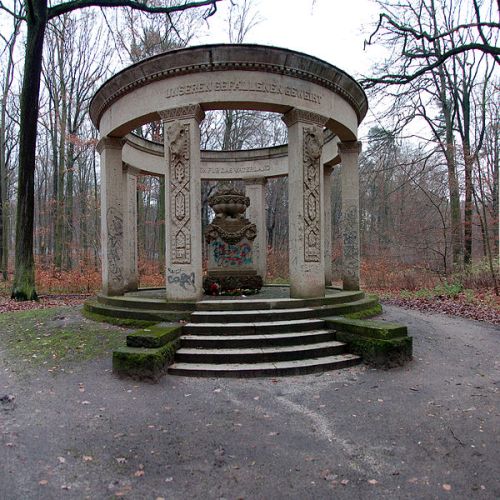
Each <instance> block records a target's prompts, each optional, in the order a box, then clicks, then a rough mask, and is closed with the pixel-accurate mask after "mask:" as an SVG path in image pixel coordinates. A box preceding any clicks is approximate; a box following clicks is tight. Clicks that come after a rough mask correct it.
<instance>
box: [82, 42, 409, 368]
mask: <svg viewBox="0 0 500 500" xmlns="http://www.w3.org/2000/svg"><path fill="white" fill-rule="evenodd" d="M225 109H245V110H258V111H270V112H275V113H281V114H282V118H283V121H284V123H285V124H286V126H287V128H288V145H283V146H278V147H273V148H265V149H257V150H250V151H200V123H201V122H202V121H203V119H204V116H205V111H209V110H225ZM366 112H367V99H366V95H365V94H364V92H363V90H362V88H361V87H360V86H359V85H358V83H356V81H355V80H353V79H352V78H351V77H350V76H349V75H348V74H346V73H345V72H343V71H342V70H340V69H338V68H336V67H335V66H332V65H331V64H328V63H326V62H324V61H321V60H319V59H316V58H315V57H311V56H309V55H306V54H302V53H299V52H294V51H291V50H286V49H280V48H275V47H265V46H260V45H206V46H200V47H190V48H186V49H178V50H172V51H169V52H166V53H163V54H159V55H157V56H154V57H151V58H149V59H146V60H144V61H141V62H139V63H137V64H134V65H133V66H130V67H128V68H126V69H124V70H123V71H121V72H120V73H118V74H117V75H115V76H114V77H112V78H111V79H110V80H108V81H107V82H106V83H105V84H104V85H103V86H102V87H101V88H100V89H99V90H98V92H97V93H96V95H95V96H94V98H93V100H92V102H91V105H90V115H91V118H92V121H93V123H94V125H95V126H96V127H97V128H98V129H99V133H100V141H99V144H98V150H99V153H100V158H101V227H102V235H101V236H102V239H101V248H102V292H101V293H100V294H98V296H97V298H96V299H92V300H89V301H88V302H87V303H86V305H85V310H86V312H87V313H94V314H100V315H106V316H111V317H115V318H127V319H136V320H148V321H151V322H155V323H159V322H162V321H170V322H179V320H181V319H183V320H187V321H188V323H187V324H180V323H177V325H178V326H176V327H175V328H177V330H175V328H174V331H172V330H169V329H167V330H162V329H161V328H162V327H161V326H160V327H155V328H159V330H155V332H156V333H151V331H150V330H145V331H144V332H142V333H139V334H137V335H135V336H134V335H132V336H129V337H128V338H127V347H126V348H123V349H121V350H118V351H115V353H114V357H113V367H114V371H115V372H116V373H118V374H127V375H132V376H140V377H149V378H157V376H158V374H159V373H160V372H162V370H163V369H164V367H166V366H168V365H169V364H170V363H172V361H174V364H173V365H172V366H170V368H169V369H168V370H169V372H171V373H175V374H189V375H201V376H212V375H216V376H257V375H285V374H295V373H305V372H312V371H319V370H324V369H332V368H339V367H342V366H349V365H351V364H354V363H357V362H359V360H360V356H359V355H358V354H361V355H363V352H360V349H361V348H360V347H359V346H360V345H366V346H368V347H367V349H366V350H365V352H366V353H368V354H367V355H370V356H371V357H372V358H377V359H378V355H377V356H375V355H374V354H373V353H375V352H378V351H377V349H380V352H382V353H383V356H382V357H383V358H384V356H385V357H387V356H386V353H388V352H390V353H392V351H391V350H390V349H392V344H391V346H390V347H388V346H387V345H386V344H385V343H386V342H389V341H388V340H384V339H382V340H381V341H380V342H382V344H383V345H382V344H380V346H378V344H377V346H378V347H377V346H374V341H373V338H372V337H370V335H373V332H372V333H370V335H368V336H367V338H366V342H365V343H363V342H361V343H360V341H359V339H357V340H356V342H354V343H352V346H353V347H351V344H350V343H349V342H350V340H349V339H351V338H352V337H351V336H350V335H351V334H352V333H349V332H347V333H345V336H344V338H345V342H347V344H346V343H343V342H339V340H342V339H341V337H340V332H339V331H338V329H339V328H340V327H342V328H347V329H349V328H351V327H352V328H354V329H355V331H356V332H359V325H354V326H352V325H351V326H349V325H347V326H346V321H347V320H345V319H344V320H342V321H340V322H339V319H338V317H339V315H345V314H347V313H356V314H362V315H364V316H367V315H370V314H372V315H373V314H374V313H377V312H379V311H380V305H379V304H378V299H377V298H376V297H374V296H367V295H365V294H364V293H363V292H362V291H360V290H359V267H360V259H359V172H358V156H359V153H360V150H361V144H360V142H359V141H358V126H359V124H360V123H361V121H362V119H363V118H364V116H365V114H366ZM158 120H162V122H163V126H164V144H159V143H154V142H149V141H146V140H144V139H141V138H139V137H138V136H136V135H134V134H133V133H132V131H133V130H134V129H136V128H137V127H139V126H141V125H143V124H146V123H148V122H151V121H158ZM336 165H339V166H340V172H341V191H342V204H341V206H342V242H341V243H342V264H341V270H342V282H343V286H342V288H334V287H332V286H331V284H332V256H331V248H332V236H331V224H330V220H331V206H330V200H331V173H332V170H333V168H334V167H335V166H336ZM139 174H140V175H144V174H146V175H154V176H158V177H161V176H164V178H165V193H166V200H165V207H166V215H165V218H166V221H165V233H166V251H165V260H166V276H165V287H163V288H161V289H155V290H151V289H150V290H147V289H138V281H139V280H138V268H137V193H136V189H137V176H138V175H139ZM278 176H288V216H289V276H290V284H289V286H281V287H273V286H267V285H265V284H264V286H263V287H262V289H261V291H260V293H259V294H257V295H253V296H252V297H234V298H233V297H212V296H207V295H204V288H203V286H204V283H205V289H207V287H208V288H210V287H212V286H218V285H217V284H216V285H214V284H213V282H212V281H213V280H219V279H220V280H225V282H226V284H227V283H229V285H227V286H229V287H230V286H232V285H231V283H235V282H238V283H254V284H255V286H254V288H260V286H261V285H262V278H264V280H265V276H266V249H267V245H266V225H265V187H266V182H267V180H268V179H269V178H273V177H278ZM202 180H218V181H221V182H222V183H224V182H226V181H231V180H240V181H244V185H245V192H244V193H241V192H234V191H231V190H230V189H229V190H228V189H225V190H224V189H221V191H219V193H218V195H217V196H216V197H215V198H213V199H212V203H211V204H212V206H213V207H214V210H215V212H216V218H215V219H214V221H213V222H212V223H211V224H210V227H209V228H207V229H208V230H207V231H206V234H205V235H204V234H202V227H201V181H202ZM245 212H246V213H245ZM204 239H205V241H206V242H207V243H208V244H209V245H210V246H211V248H212V250H211V251H212V252H213V254H212V255H211V256H210V257H209V262H208V273H207V275H206V276H205V277H204V276H203V270H202V248H203V241H204ZM224 252H226V253H224ZM235 263H236V264H235ZM226 264H227V266H229V267H231V266H233V264H235V265H234V266H233V267H234V268H235V269H236V270H237V275H236V276H235V275H234V274H231V273H230V275H229V277H228V275H227V273H228V270H227V269H225V268H224V266H225V265H226ZM231 272H232V271H231ZM204 279H205V282H204ZM211 280H212V281H211ZM235 280H236V281H235ZM210 289H211V288H210ZM332 325H334V326H332ZM339 325H340V326H339ZM163 328H165V327H163ZM169 328H170V327H169ZM384 328H385V326H384ZM356 329H357V330H356ZM365 330H366V329H365ZM174 332H178V333H174ZM383 332H385V330H383ZM398 332H399V330H398ZM270 334H272V335H270ZM383 335H386V333H383ZM398 335H399V333H398ZM377 342H378V341H377ZM391 342H392V340H391ZM398 342H399V343H397V345H396V347H394V348H395V349H396V351H397V355H396V356H395V357H394V356H393V355H392V354H391V360H392V359H393V358H394V359H396V358H397V359H398V362H399V360H400V359H403V358H404V359H406V358H408V352H409V353H410V355H411V344H410V347H409V351H408V342H411V339H410V340H409V341H408V338H406V339H403V340H402V341H401V342H400V341H399V340H398ZM347 348H349V349H351V352H353V350H354V353H353V354H351V353H348V352H347V353H346V349H347ZM356 349H358V351H359V352H358V351H356ZM400 352H401V353H402V354H401V355H400ZM173 353H175V359H174V358H173ZM398 356H399V357H398ZM384 359H385V358H384ZM384 362H385V361H384ZM391 362H392V361H391Z"/></svg>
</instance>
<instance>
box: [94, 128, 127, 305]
mask: <svg viewBox="0 0 500 500" xmlns="http://www.w3.org/2000/svg"><path fill="white" fill-rule="evenodd" d="M123 144H124V141H123V140H122V139H117V138H113V137H103V138H102V139H101V140H100V141H99V144H98V147H97V150H98V151H99V154H100V157H101V250H102V263H101V265H102V290H103V292H104V294H105V295H121V294H123V291H124V286H125V283H124V281H125V273H124V241H123V233H124V199H123V192H124V186H123V166H122V147H123Z"/></svg>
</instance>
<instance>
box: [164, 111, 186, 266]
mask: <svg viewBox="0 0 500 500" xmlns="http://www.w3.org/2000/svg"><path fill="white" fill-rule="evenodd" d="M190 143H191V138H190V130H189V124H182V123H181V122H180V121H174V122H172V123H171V124H170V125H168V126H167V128H166V145H167V146H168V153H167V154H168V156H169V160H168V163H169V169H170V186H169V187H170V190H171V195H170V210H169V213H170V221H171V224H172V229H173V232H172V234H171V239H170V245H171V254H170V256H171V262H172V264H190V263H191V200H190V198H191V196H190V188H191V185H190V181H191V164H190Z"/></svg>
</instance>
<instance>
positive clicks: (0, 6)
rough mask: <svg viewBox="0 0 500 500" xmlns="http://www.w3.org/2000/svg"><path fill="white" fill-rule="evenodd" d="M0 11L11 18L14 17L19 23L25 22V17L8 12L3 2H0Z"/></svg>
mask: <svg viewBox="0 0 500 500" xmlns="http://www.w3.org/2000/svg"><path fill="white" fill-rule="evenodd" d="M0 10H4V11H5V12H7V13H8V14H10V15H11V16H12V17H15V18H16V19H18V20H19V21H26V17H25V16H21V15H20V14H17V13H16V12H14V11H12V10H10V9H9V8H8V7H5V5H4V4H3V2H0Z"/></svg>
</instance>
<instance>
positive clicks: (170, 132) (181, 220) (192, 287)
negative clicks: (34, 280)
mask: <svg viewBox="0 0 500 500" xmlns="http://www.w3.org/2000/svg"><path fill="white" fill-rule="evenodd" d="M160 115H161V117H162V118H163V122H164V137H165V160H166V173H165V211H166V217H165V218H166V220H165V242H166V251H165V262H166V281H167V284H166V287H167V300H169V301H184V300H198V299H200V298H201V297H202V295H203V288H202V280H203V276H202V261H201V259H202V234H201V180H200V163H201V160H200V126H199V124H200V122H201V120H203V118H204V117H205V114H204V112H203V110H202V108H201V106H199V105H198V104H196V105H190V106H182V107H180V108H175V109H169V110H167V111H162V112H160Z"/></svg>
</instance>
